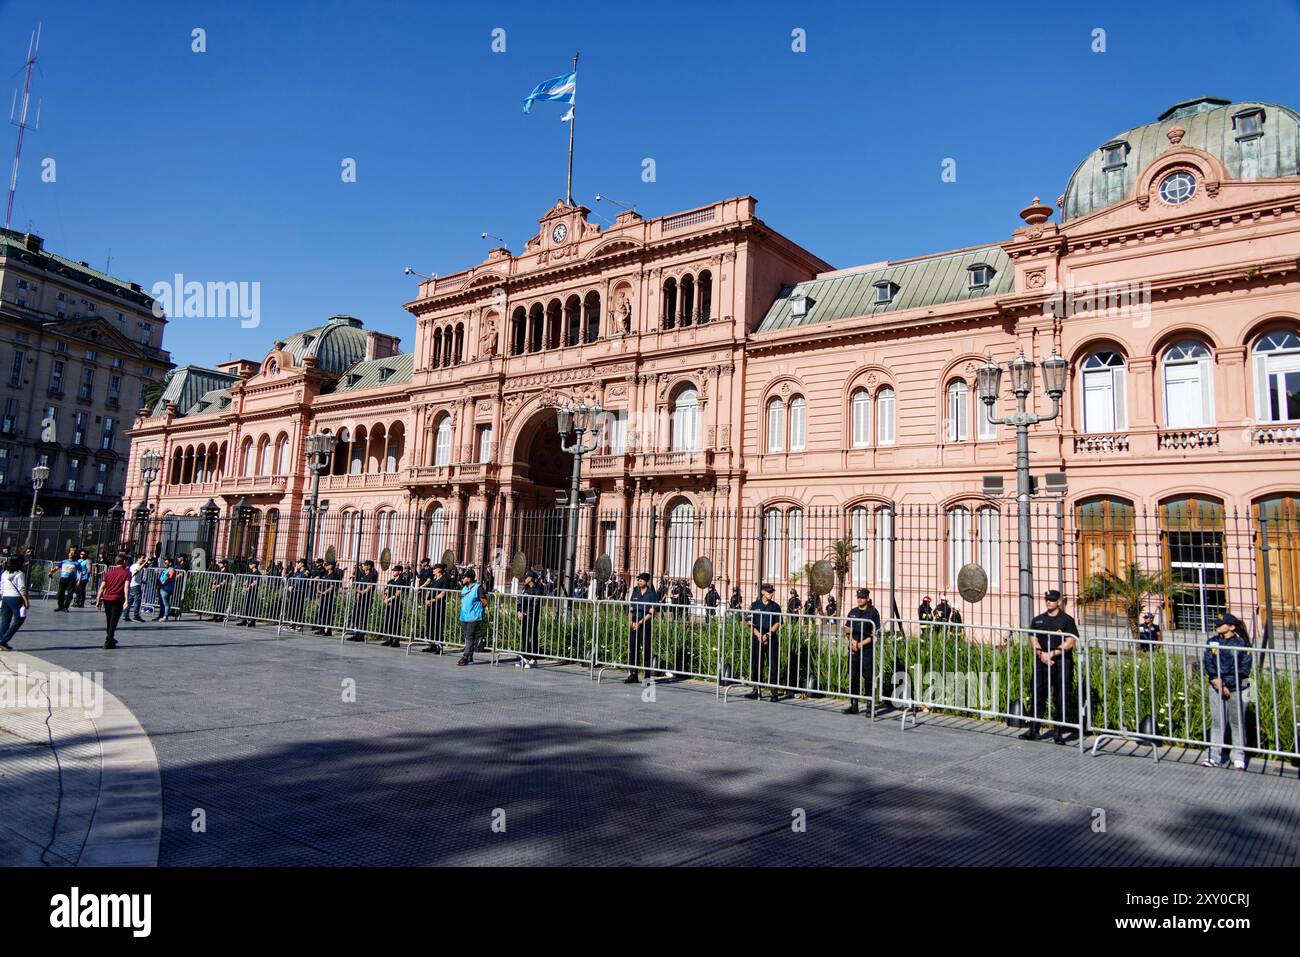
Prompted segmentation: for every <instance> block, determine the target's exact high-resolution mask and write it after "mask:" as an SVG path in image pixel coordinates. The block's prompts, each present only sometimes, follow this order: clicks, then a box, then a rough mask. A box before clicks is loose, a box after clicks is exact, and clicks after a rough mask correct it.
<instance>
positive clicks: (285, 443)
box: [275, 435, 291, 475]
mask: <svg viewBox="0 0 1300 957" xmlns="http://www.w3.org/2000/svg"><path fill="white" fill-rule="evenodd" d="M290 468H291V466H290V464H289V437H288V436H287V435H282V436H280V437H279V438H278V439H276V442H275V474H276V475H288V474H289V471H290Z"/></svg>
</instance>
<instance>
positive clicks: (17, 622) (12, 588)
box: [0, 558, 31, 651]
mask: <svg viewBox="0 0 1300 957" xmlns="http://www.w3.org/2000/svg"><path fill="white" fill-rule="evenodd" d="M29 608H31V604H30V603H29V602H28V601H27V579H26V578H25V577H24V575H23V560H22V559H21V558H11V559H9V560H8V561H7V562H5V570H4V573H3V575H2V576H0V648H3V649H4V650H5V651H13V648H11V647H10V646H9V639H10V638H12V637H13V636H14V633H15V632H17V631H18V629H19V628H21V627H22V626H23V622H25V621H26V620H27V611H28V609H29Z"/></svg>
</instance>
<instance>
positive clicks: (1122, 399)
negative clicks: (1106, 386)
mask: <svg viewBox="0 0 1300 957" xmlns="http://www.w3.org/2000/svg"><path fill="white" fill-rule="evenodd" d="M1111 375H1112V377H1113V378H1112V381H1113V383H1114V386H1113V387H1114V389H1115V431H1116V432H1126V431H1128V389H1127V388H1126V385H1127V380H1128V369H1126V368H1120V369H1112V370H1111Z"/></svg>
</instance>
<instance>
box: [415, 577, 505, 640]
mask: <svg viewBox="0 0 1300 957" xmlns="http://www.w3.org/2000/svg"><path fill="white" fill-rule="evenodd" d="M411 602H412V606H413V610H414V616H413V619H412V631H411V633H410V634H409V635H408V636H406V637H405V638H404V639H403V640H404V641H406V653H407V654H410V653H411V652H412V651H414V650H415V649H416V646H425V647H432V648H436V649H438V653H439V654H442V653H443V652H444V651H446V649H447V647H448V646H449V645H450V646H455V647H458V648H461V649H463V648H464V647H465V644H464V637H463V635H462V634H461V627H460V592H459V591H457V590H455V589H450V588H444V589H433V588H418V587H417V588H416V589H415V590H414V594H413V595H412V596H411ZM485 612H486V614H487V615H488V619H487V620H488V622H489V626H488V627H489V632H488V635H487V636H484V635H480V638H484V637H486V640H487V643H488V644H489V646H490V645H491V642H492V639H491V624H490V623H491V621H492V618H491V616H492V615H494V614H496V613H497V612H496V603H495V601H494V599H492V598H489V599H488V603H487V608H486V609H485Z"/></svg>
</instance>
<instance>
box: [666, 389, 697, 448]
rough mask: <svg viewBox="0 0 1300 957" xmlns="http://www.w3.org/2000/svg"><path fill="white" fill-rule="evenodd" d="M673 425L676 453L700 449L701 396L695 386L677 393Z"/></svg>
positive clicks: (673, 445)
mask: <svg viewBox="0 0 1300 957" xmlns="http://www.w3.org/2000/svg"><path fill="white" fill-rule="evenodd" d="M671 424H672V450H673V451H674V452H694V451H695V450H696V449H698V448H699V447H700V396H699V393H698V392H696V391H695V387H694V386H685V387H684V388H682V390H681V391H680V392H678V393H677V398H676V399H674V400H673V412H672V423H671Z"/></svg>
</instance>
